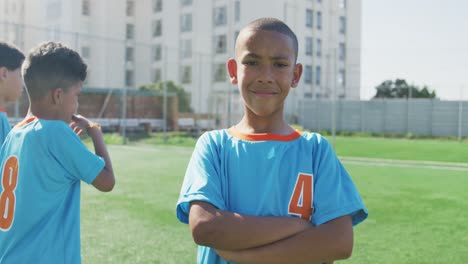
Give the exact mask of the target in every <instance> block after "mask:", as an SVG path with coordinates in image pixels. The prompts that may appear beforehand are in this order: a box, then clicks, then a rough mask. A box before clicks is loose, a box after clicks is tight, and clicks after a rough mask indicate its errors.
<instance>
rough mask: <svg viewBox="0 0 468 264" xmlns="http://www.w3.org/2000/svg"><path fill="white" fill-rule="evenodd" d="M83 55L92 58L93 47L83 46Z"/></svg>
mask: <svg viewBox="0 0 468 264" xmlns="http://www.w3.org/2000/svg"><path fill="white" fill-rule="evenodd" d="M81 57H83V58H85V59H89V58H91V48H90V47H89V46H81Z"/></svg>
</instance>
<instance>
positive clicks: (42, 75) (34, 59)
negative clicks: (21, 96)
mask: <svg viewBox="0 0 468 264" xmlns="http://www.w3.org/2000/svg"><path fill="white" fill-rule="evenodd" d="M86 69H87V66H86V64H85V63H84V62H83V60H82V59H81V57H80V55H79V54H78V53H77V52H76V51H74V50H72V49H70V48H68V47H66V46H65V45H63V44H61V43H56V42H47V43H43V44H40V45H39V46H37V47H35V48H33V49H32V50H31V51H30V52H29V54H28V56H27V58H26V61H25V62H24V64H23V78H24V83H25V85H26V90H27V92H28V95H29V98H30V99H37V98H41V97H43V96H45V95H47V93H48V92H49V91H50V90H53V89H56V88H62V89H64V90H68V88H70V87H71V86H73V85H74V84H76V83H77V82H79V81H84V80H85V79H86Z"/></svg>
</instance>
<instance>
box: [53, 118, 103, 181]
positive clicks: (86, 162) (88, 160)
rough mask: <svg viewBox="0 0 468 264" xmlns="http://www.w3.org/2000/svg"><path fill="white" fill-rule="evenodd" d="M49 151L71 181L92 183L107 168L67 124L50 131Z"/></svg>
mask: <svg viewBox="0 0 468 264" xmlns="http://www.w3.org/2000/svg"><path fill="white" fill-rule="evenodd" d="M50 134H51V136H50V140H49V142H50V144H49V151H50V152H51V154H52V156H54V157H55V159H56V160H57V162H58V163H60V165H61V166H62V167H63V169H64V170H65V171H66V172H67V173H66V175H64V176H65V177H67V178H68V179H69V180H72V181H73V180H80V181H84V182H86V183H88V184H90V183H92V182H93V181H94V179H95V178H96V177H97V175H99V173H100V172H101V171H102V169H103V168H104V166H105V162H104V160H103V159H102V158H101V157H99V156H98V155H96V154H94V153H92V152H91V151H90V150H89V149H88V148H87V147H86V146H85V145H84V144H83V142H81V140H80V138H79V137H78V136H77V135H76V134H75V132H73V130H72V129H71V128H70V127H69V126H68V125H67V124H65V123H64V124H60V125H56V126H54V127H53V131H50Z"/></svg>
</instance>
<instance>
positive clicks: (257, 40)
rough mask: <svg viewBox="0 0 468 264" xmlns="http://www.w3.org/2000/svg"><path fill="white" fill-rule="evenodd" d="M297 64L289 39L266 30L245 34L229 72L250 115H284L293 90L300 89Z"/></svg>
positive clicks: (239, 43)
mask: <svg viewBox="0 0 468 264" xmlns="http://www.w3.org/2000/svg"><path fill="white" fill-rule="evenodd" d="M295 61H296V58H295V50H294V44H293V41H292V39H291V38H290V37H288V36H287V35H284V34H281V33H278V32H274V31H264V30H257V31H254V30H249V31H244V32H242V33H241V35H240V36H239V39H238V40H237V45H236V58H235V60H234V59H230V60H229V61H228V71H229V75H230V78H231V83H232V84H234V85H236V84H237V85H238V86H239V90H240V93H241V95H242V98H243V100H244V104H245V107H246V111H250V112H252V113H254V114H255V115H256V116H259V117H267V116H271V115H273V114H275V113H279V114H281V115H282V114H283V113H282V111H283V105H284V101H285V99H286V96H287V95H288V93H289V89H290V88H291V87H293V88H294V87H296V86H297V84H298V82H299V79H300V77H301V73H302V65H300V64H296V63H295Z"/></svg>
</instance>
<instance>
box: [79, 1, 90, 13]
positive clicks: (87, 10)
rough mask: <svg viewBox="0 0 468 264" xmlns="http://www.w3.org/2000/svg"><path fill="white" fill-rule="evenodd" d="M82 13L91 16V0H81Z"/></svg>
mask: <svg viewBox="0 0 468 264" xmlns="http://www.w3.org/2000/svg"><path fill="white" fill-rule="evenodd" d="M81 8H82V9H81V14H83V16H89V15H90V14H91V7H90V2H89V0H83V1H82V2H81Z"/></svg>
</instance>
